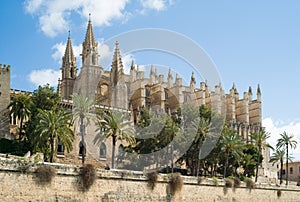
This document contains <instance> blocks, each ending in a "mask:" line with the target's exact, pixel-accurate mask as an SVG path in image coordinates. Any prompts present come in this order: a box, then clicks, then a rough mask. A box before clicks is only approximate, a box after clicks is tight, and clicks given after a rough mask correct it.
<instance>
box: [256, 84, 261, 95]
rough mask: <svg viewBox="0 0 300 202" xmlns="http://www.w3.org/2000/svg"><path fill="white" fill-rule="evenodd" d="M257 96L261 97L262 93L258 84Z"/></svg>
mask: <svg viewBox="0 0 300 202" xmlns="http://www.w3.org/2000/svg"><path fill="white" fill-rule="evenodd" d="M257 95H261V91H260V86H259V84H258V86H257Z"/></svg>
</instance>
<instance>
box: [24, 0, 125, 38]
mask: <svg viewBox="0 0 300 202" xmlns="http://www.w3.org/2000/svg"><path fill="white" fill-rule="evenodd" d="M128 2H129V0H114V1H110V0H72V1H62V0H52V1H49V0H27V1H26V2H25V10H26V12H27V13H30V14H32V15H36V16H38V18H39V23H40V27H41V30H42V32H43V33H44V34H45V35H47V36H49V37H55V36H56V35H57V34H58V33H60V32H62V31H67V29H68V28H69V24H70V23H69V21H70V19H69V18H70V15H71V12H73V14H79V15H80V17H82V18H85V19H87V18H88V16H89V13H92V19H93V25H94V26H102V25H110V22H111V21H112V20H114V19H121V20H124V19H127V18H128V16H129V15H128V12H126V11H124V9H125V6H126V4H127V3H128ZM123 13H124V14H123Z"/></svg>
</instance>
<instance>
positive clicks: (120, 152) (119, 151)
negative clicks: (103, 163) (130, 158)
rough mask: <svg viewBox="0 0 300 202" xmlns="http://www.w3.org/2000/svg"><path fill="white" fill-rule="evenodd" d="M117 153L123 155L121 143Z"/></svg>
mask: <svg viewBox="0 0 300 202" xmlns="http://www.w3.org/2000/svg"><path fill="white" fill-rule="evenodd" d="M118 155H119V156H123V155H124V151H123V145H122V144H120V146H119V148H118Z"/></svg>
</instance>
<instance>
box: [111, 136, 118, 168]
mask: <svg viewBox="0 0 300 202" xmlns="http://www.w3.org/2000/svg"><path fill="white" fill-rule="evenodd" d="M112 140H113V144H112V155H111V167H112V169H114V168H115V150H116V142H117V139H116V137H115V136H113V137H112Z"/></svg>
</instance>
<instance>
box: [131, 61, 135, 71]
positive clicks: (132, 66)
mask: <svg viewBox="0 0 300 202" xmlns="http://www.w3.org/2000/svg"><path fill="white" fill-rule="evenodd" d="M134 67H135V65H134V60H133V59H132V61H131V67H130V70H134Z"/></svg>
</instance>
